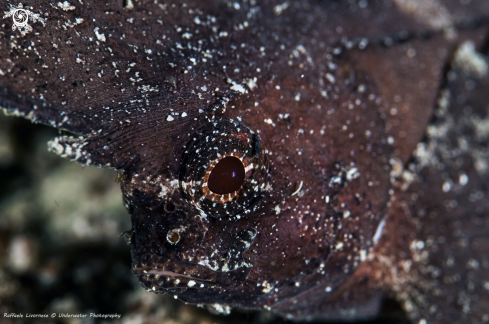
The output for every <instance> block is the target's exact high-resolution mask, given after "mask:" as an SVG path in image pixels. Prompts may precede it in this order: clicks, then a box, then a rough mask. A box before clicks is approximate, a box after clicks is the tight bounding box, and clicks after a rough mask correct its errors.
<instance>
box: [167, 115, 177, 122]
mask: <svg viewBox="0 0 489 324" xmlns="http://www.w3.org/2000/svg"><path fill="white" fill-rule="evenodd" d="M174 119H175V118H173V116H171V115H168V117H166V121H169V122H171V121H173V120H174Z"/></svg>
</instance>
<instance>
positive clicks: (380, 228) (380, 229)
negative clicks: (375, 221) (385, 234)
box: [372, 218, 385, 244]
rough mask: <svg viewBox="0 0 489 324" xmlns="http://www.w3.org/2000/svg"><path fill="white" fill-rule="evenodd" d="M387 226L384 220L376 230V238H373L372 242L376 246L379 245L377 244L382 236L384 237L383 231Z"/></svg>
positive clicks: (383, 219)
mask: <svg viewBox="0 0 489 324" xmlns="http://www.w3.org/2000/svg"><path fill="white" fill-rule="evenodd" d="M384 226H385V218H382V220H381V221H380V223H379V226H377V229H376V230H375V234H374V237H373V238H372V242H373V243H374V244H377V242H378V241H379V239H380V236H381V235H382V231H383V230H384Z"/></svg>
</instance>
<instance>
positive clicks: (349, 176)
mask: <svg viewBox="0 0 489 324" xmlns="http://www.w3.org/2000/svg"><path fill="white" fill-rule="evenodd" d="M359 176H360V172H358V168H351V169H350V170H348V172H346V180H348V181H351V180H353V179H356V178H358V177H359Z"/></svg>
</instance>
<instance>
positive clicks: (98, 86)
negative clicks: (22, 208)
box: [0, 0, 489, 324]
mask: <svg viewBox="0 0 489 324" xmlns="http://www.w3.org/2000/svg"><path fill="white" fill-rule="evenodd" d="M15 8H17V7H13V5H11V6H10V7H9V6H7V3H2V4H0V9H1V11H4V12H6V15H8V14H7V13H11V11H12V10H16V9H15ZM24 8H28V9H29V10H30V11H29V12H30V13H32V14H33V15H36V16H35V18H36V19H31V21H30V25H31V29H24V30H20V31H19V30H17V31H15V30H13V31H11V32H10V26H12V27H13V25H14V24H15V22H14V21H13V20H10V18H11V16H12V15H11V14H10V15H9V16H8V17H7V18H8V19H7V18H4V19H6V20H5V21H3V23H4V25H5V29H4V31H3V32H2V34H1V38H0V105H1V106H2V107H3V109H4V112H5V113H6V114H7V115H14V116H20V117H24V118H27V119H29V120H31V121H32V122H35V123H42V124H46V125H50V126H52V127H55V128H58V129H60V130H64V131H67V132H70V133H72V134H73V135H71V136H66V135H65V136H60V137H57V138H55V139H53V140H52V141H50V142H49V144H48V146H49V149H50V150H51V151H52V152H54V153H56V154H58V155H60V156H61V157H64V158H67V159H70V160H73V161H76V162H79V163H82V164H85V165H89V166H98V167H107V168H113V169H116V170H118V171H119V179H120V185H121V189H122V194H123V200H124V204H125V206H126V208H127V210H128V212H129V214H130V215H131V220H132V228H131V229H130V230H129V231H127V232H125V234H124V235H125V237H126V239H127V240H128V242H129V243H130V244H132V261H133V262H132V270H133V273H134V274H135V275H136V276H137V277H138V279H139V281H140V283H141V285H142V286H143V287H144V288H145V289H146V290H148V291H153V292H155V293H161V294H171V295H174V296H175V297H176V298H178V299H180V300H182V301H185V302H188V303H195V304H207V305H209V307H211V308H214V309H217V310H221V311H223V312H225V311H228V310H229V309H230V308H231V307H240V308H246V309H263V308H265V309H270V310H273V311H275V312H276V313H278V314H280V315H282V316H284V317H287V318H291V319H296V320H298V319H333V320H336V319H340V320H355V319H365V318H371V317H374V316H375V315H376V314H378V312H379V311H380V305H381V301H382V299H383V298H384V297H385V296H392V297H393V298H396V299H397V300H399V301H400V303H401V304H402V305H403V307H404V309H405V311H406V312H407V313H408V315H409V316H410V318H411V319H412V320H413V321H416V322H418V323H420V324H421V323H428V322H429V323H452V322H470V323H486V322H489V308H488V307H487V305H488V302H489V275H488V274H489V271H488V268H489V256H488V253H487V252H488V251H489V241H488V240H489V236H488V234H489V224H488V223H489V217H488V215H489V213H488V211H489V204H488V202H487V201H488V199H487V194H488V186H487V182H488V181H487V180H488V173H489V164H488V160H489V150H488V141H489V131H488V129H489V121H488V97H487V89H488V86H489V74H488V59H487V56H486V55H487V36H488V25H489V24H488V22H489V3H488V2H485V1H464V2H462V1H461V2H458V1H436V0H432V1H414V0H413V1H404V0H395V1H365V0H360V1H328V2H326V1H324V2H319V1H285V2H277V1H255V0H243V1H232V2H230V1H206V2H200V1H192V0H191V1H186V2H182V1H174V2H165V1H124V2H123V1H117V2H106V3H103V4H102V3H99V2H98V3H94V2H91V1H83V2H82V1H79V2H77V3H75V2H74V1H73V2H72V3H70V2H68V1H65V2H64V3H61V2H59V3H54V2H49V1H36V2H33V3H32V4H27V5H25V6H24ZM32 20H34V21H32Z"/></svg>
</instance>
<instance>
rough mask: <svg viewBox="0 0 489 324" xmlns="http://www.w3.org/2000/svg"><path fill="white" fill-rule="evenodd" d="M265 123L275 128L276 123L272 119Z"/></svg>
mask: <svg viewBox="0 0 489 324" xmlns="http://www.w3.org/2000/svg"><path fill="white" fill-rule="evenodd" d="M264 122H265V123H267V124H268V125H272V126H273V127H275V123H274V122H273V120H272V119H271V118H267V119H265V120H264Z"/></svg>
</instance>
